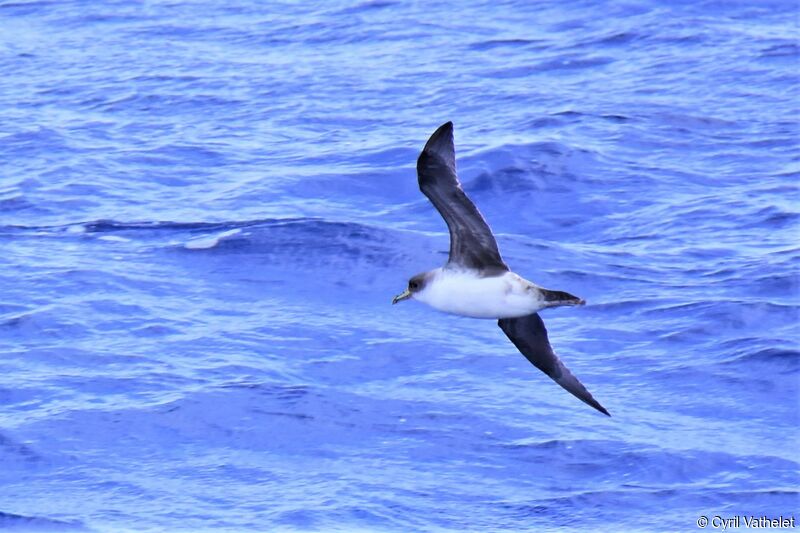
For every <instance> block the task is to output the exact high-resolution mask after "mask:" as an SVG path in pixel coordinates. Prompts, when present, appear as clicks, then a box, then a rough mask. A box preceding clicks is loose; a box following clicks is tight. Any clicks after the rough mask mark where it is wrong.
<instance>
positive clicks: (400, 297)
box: [392, 289, 411, 305]
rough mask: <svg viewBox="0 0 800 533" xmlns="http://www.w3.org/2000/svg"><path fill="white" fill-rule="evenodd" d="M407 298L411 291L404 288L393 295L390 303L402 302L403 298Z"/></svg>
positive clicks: (409, 296)
mask: <svg viewBox="0 0 800 533" xmlns="http://www.w3.org/2000/svg"><path fill="white" fill-rule="evenodd" d="M409 298H411V292H409V290H408V289H406V290H404V291H403V292H401V293H400V294H398V295H397V296H395V297H394V299H393V300H392V305H394V304H396V303H397V302H402V301H403V300H408V299H409Z"/></svg>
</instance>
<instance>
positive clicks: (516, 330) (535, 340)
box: [497, 313, 611, 416]
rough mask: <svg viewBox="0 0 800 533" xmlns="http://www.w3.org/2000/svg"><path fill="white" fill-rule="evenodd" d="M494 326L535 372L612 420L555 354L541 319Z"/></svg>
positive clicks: (505, 321) (512, 320)
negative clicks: (501, 331) (545, 375)
mask: <svg viewBox="0 0 800 533" xmlns="http://www.w3.org/2000/svg"><path fill="white" fill-rule="evenodd" d="M497 325H498V326H500V329H502V330H503V333H505V334H506V335H508V338H509V339H511V342H513V343H514V346H516V347H517V349H518V350H519V351H520V352H522V355H524V356H525V358H526V359H527V360H528V361H530V362H531V363H533V365H534V366H535V367H536V368H538V369H539V370H541V371H542V372H544V373H545V374H547V375H548V376H550V377H551V378H552V379H553V381H555V382H556V383H558V384H559V385H561V386H562V387H564V388H565V389H567V390H568V391H569V392H571V393H572V394H573V395H575V397H577V398H578V399H579V400H581V401H583V402H585V403H587V404H589V405H591V406H592V407H594V408H595V409H597V410H598V411H600V412H601V413H603V414H604V415H608V416H611V415H610V414H608V411H606V409H605V407H603V406H602V405H600V403H599V402H598V401H597V400H595V399H594V398H593V397H592V395H591V394H590V393H589V391H588V390H586V387H584V386H583V384H582V383H581V382H580V381H578V378H576V377H575V376H573V375H572V372H570V371H569V369H568V368H567V367H566V366H564V363H562V362H561V360H560V359H559V358H558V356H557V355H556V354H555V352H554V351H553V348H552V347H551V346H550V341H549V340H548V338H547V330H546V329H545V327H544V322H542V317H540V316H539V315H538V314H536V313H534V314H532V315H528V316H523V317H520V318H501V319H500V320H498V321H497Z"/></svg>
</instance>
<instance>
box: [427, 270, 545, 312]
mask: <svg viewBox="0 0 800 533" xmlns="http://www.w3.org/2000/svg"><path fill="white" fill-rule="evenodd" d="M414 298H415V299H417V300H419V301H421V302H423V303H426V304H428V305H430V306H431V307H433V308H434V309H438V310H439V311H443V312H445V313H452V314H455V315H461V316H468V317H472V318H516V317H520V316H526V315H530V314H531V313H535V312H536V311H538V310H539V309H542V308H543V307H544V302H543V301H542V300H541V299H540V296H539V291H537V290H536V286H535V285H533V284H532V283H530V282H528V281H526V280H524V279H522V278H521V277H519V276H518V275H516V274H514V273H513V272H506V273H505V274H503V275H502V276H497V277H492V278H479V277H475V276H473V275H471V273H470V272H456V271H450V270H444V269H442V270H440V271H439V272H438V274H437V275H436V277H435V279H433V280H431V281H430V282H428V284H427V286H426V287H425V289H424V290H422V291H420V292H418V293H416V294H415V295H414Z"/></svg>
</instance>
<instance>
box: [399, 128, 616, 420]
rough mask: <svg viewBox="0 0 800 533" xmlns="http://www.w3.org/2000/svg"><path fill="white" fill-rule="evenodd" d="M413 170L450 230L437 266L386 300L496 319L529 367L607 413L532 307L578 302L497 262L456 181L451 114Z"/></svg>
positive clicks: (489, 232)
mask: <svg viewBox="0 0 800 533" xmlns="http://www.w3.org/2000/svg"><path fill="white" fill-rule="evenodd" d="M417 177H418V180H419V188H420V190H421V191H422V194H424V195H425V196H427V197H428V199H429V200H430V201H431V203H432V204H433V206H434V207H435V208H436V210H437V211H439V214H440V215H442V218H444V221H445V222H446V223H447V228H448V229H449V230H450V255H449V257H448V259H447V263H446V264H445V265H444V266H443V267H440V268H436V269H434V270H430V271H428V272H423V273H421V274H417V275H416V276H414V277H412V278H411V279H410V280H409V282H408V287H407V288H406V290H405V291H403V292H402V293H401V294H398V295H397V296H395V298H394V300H392V303H393V304H396V303H398V302H401V301H403V300H407V299H414V300H418V301H420V302H423V303H425V304H428V305H429V306H431V307H433V308H434V309H437V310H439V311H443V312H445V313H452V314H456V315H461V316H467V317H472V318H492V319H497V325H498V326H500V329H502V330H503V333H505V334H506V336H508V338H509V339H510V340H511V342H512V343H514V346H516V347H517V349H518V350H519V351H520V352H522V355H524V356H525V358H526V359H528V361H530V362H531V363H533V365H534V366H535V367H536V368H538V369H539V370H541V371H542V372H544V373H545V374H547V375H548V376H550V378H552V379H553V380H554V381H555V382H556V383H558V384H559V385H561V386H562V387H564V388H565V389H566V390H567V391H569V392H570V393H572V394H573V395H575V396H576V397H577V398H578V399H579V400H581V401H583V402H585V403H587V404H588V405H591V406H592V407H594V408H595V409H597V410H598V411H600V412H601V413H603V414H605V415H608V416H611V415H610V414H609V413H608V411H607V410H606V409H605V408H604V407H603V406H602V405H600V403H599V402H598V401H597V400H595V399H594V397H592V395H591V394H590V393H589V391H588V390H586V387H584V386H583V384H582V383H581V382H580V381H578V378H576V377H575V376H573V375H572V372H570V371H569V369H567V367H566V366H564V363H562V362H561V360H560V359H559V358H558V356H557V355H556V354H555V352H554V351H553V348H552V346H550V341H549V339H548V338H547V330H546V329H545V327H544V322H543V321H542V318H541V317H540V316H539V314H538V311H540V310H542V309H545V308H548V307H559V306H562V305H583V304H584V303H585V302H584V301H583V300H582V299H580V298H578V297H577V296H573V295H571V294H569V293H567V292H563V291H553V290H549V289H545V288H543V287H540V286H538V285H536V284H535V283H531V282H530V281H528V280H526V279H524V278H522V277H521V276H519V275H517V274H515V273H513V272H511V270H509V268H508V266H506V264H505V263H504V262H503V259H502V258H501V257H500V252H499V250H498V249H497V242H496V241H495V238H494V235H492V230H490V229H489V226H488V224H486V221H485V220H484V218H483V216H482V215H481V213H480V211H478V208H477V207H475V204H473V203H472V201H471V200H470V199H469V198H468V197H467V195H466V194H465V193H464V191H463V190H462V189H461V183H460V182H459V181H458V176H457V175H456V153H455V145H454V143H453V123H452V122H447V123H446V124H443V125H441V126H439V128H438V129H437V130H436V131H435V132H434V133H433V135H431V138H430V139H428V142H427V143H426V144H425V148H423V150H422V153H421V154H420V156H419V159H417Z"/></svg>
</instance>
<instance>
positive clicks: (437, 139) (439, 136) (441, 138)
mask: <svg viewBox="0 0 800 533" xmlns="http://www.w3.org/2000/svg"><path fill="white" fill-rule="evenodd" d="M443 150H446V151H453V150H454V147H453V123H452V122H451V121H447V122H445V123H444V124H442V125H441V126H439V127H438V128H436V131H434V132H433V134H432V135H431V137H430V139H428V142H427V143H425V148H423V149H422V151H423V152H434V153H441V152H442V151H443Z"/></svg>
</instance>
